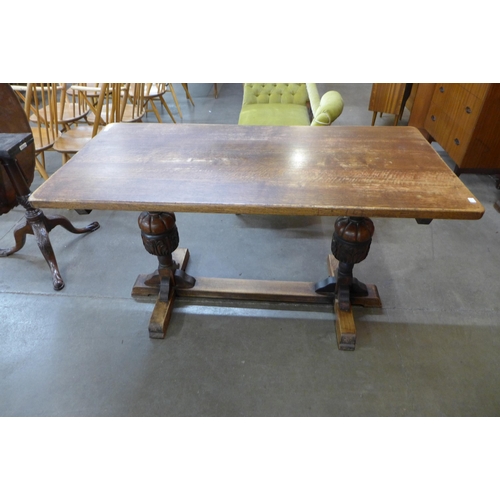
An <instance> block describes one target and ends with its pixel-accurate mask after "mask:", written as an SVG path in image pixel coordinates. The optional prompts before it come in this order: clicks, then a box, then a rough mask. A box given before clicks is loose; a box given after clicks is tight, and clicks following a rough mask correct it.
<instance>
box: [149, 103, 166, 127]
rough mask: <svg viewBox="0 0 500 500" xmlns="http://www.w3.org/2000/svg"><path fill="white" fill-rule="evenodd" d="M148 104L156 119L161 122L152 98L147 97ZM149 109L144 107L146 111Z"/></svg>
mask: <svg viewBox="0 0 500 500" xmlns="http://www.w3.org/2000/svg"><path fill="white" fill-rule="evenodd" d="M148 104H149V105H150V106H151V109H150V110H151V111H152V112H153V113H154V114H155V116H156V119H157V120H158V123H163V122H162V120H161V116H160V113H159V112H158V108H157V107H156V106H155V103H154V101H153V99H149V100H148ZM150 110H149V109H146V113H147V112H148V111H150Z"/></svg>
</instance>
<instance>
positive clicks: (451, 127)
mask: <svg viewBox="0 0 500 500" xmlns="http://www.w3.org/2000/svg"><path fill="white" fill-rule="evenodd" d="M425 129H426V130H427V131H428V132H429V133H430V134H431V135H432V137H434V139H435V140H436V141H437V142H438V143H439V144H440V145H441V147H442V148H443V149H444V150H445V151H446V152H447V153H448V154H449V155H450V158H451V159H452V160H453V161H454V162H455V163H457V164H458V165H460V163H461V161H462V159H463V157H464V154H465V152H466V151H467V146H468V145H469V142H470V139H471V136H472V132H473V130H474V128H473V127H465V126H464V125H463V124H461V123H458V122H457V121H456V120H454V119H453V118H452V117H451V116H450V115H448V114H447V113H445V112H444V111H443V108H441V106H437V105H436V104H435V103H434V102H433V103H431V105H430V108H429V114H428V115H427V118H426V120H425Z"/></svg>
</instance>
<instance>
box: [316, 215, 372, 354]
mask: <svg viewBox="0 0 500 500" xmlns="http://www.w3.org/2000/svg"><path fill="white" fill-rule="evenodd" d="M373 233H374V226H373V222H372V221H371V220H370V219H368V218H366V217H339V218H338V219H337V220H336V221H335V231H334V233H333V239H332V253H333V256H334V257H335V259H337V261H338V262H336V261H334V260H333V259H330V267H331V273H332V275H333V276H331V277H329V278H327V279H326V280H324V281H322V282H319V283H317V284H316V292H317V293H326V294H333V295H334V297H335V298H334V307H335V315H336V330H337V344H338V347H339V349H341V350H346V351H353V350H354V349H355V347H356V327H355V325H354V318H353V315H352V309H351V306H352V305H353V304H355V305H363V306H370V307H381V302H380V297H379V296H378V291H377V288H376V287H375V286H374V285H365V284H364V283H361V282H360V281H358V280H357V279H356V278H354V277H353V273H352V270H353V267H354V264H358V263H359V262H362V261H363V260H364V259H366V257H367V255H368V251H369V250H370V244H371V241H372V236H373Z"/></svg>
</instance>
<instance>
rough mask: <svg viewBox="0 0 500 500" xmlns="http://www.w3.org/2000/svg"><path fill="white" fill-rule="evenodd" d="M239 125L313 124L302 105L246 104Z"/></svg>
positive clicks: (242, 109)
mask: <svg viewBox="0 0 500 500" xmlns="http://www.w3.org/2000/svg"><path fill="white" fill-rule="evenodd" d="M238 124H239V125H284V126H291V125H305V126H308V125H310V124H311V120H310V118H309V112H308V109H307V107H306V106H302V105H300V104H281V103H276V104H245V105H244V106H243V107H242V108H241V112H240V117H239V120H238Z"/></svg>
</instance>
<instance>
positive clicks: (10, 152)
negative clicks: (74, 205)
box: [0, 133, 99, 290]
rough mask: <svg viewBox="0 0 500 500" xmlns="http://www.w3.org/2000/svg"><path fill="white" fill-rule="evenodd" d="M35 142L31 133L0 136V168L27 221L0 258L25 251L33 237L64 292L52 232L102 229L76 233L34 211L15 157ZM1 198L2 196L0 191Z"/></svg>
mask: <svg viewBox="0 0 500 500" xmlns="http://www.w3.org/2000/svg"><path fill="white" fill-rule="evenodd" d="M32 142H33V135H32V134H30V133H21V134H4V133H0V164H1V165H2V166H3V167H4V169H5V172H6V174H7V176H8V178H9V179H10V182H11V183H12V186H13V188H14V190H15V192H16V199H17V201H18V203H19V204H20V205H22V206H23V207H24V208H25V209H26V213H25V219H24V220H23V221H21V222H19V224H17V226H16V227H15V228H14V239H15V245H14V246H13V247H12V248H7V249H0V257H7V256H8V255H12V254H13V253H15V252H17V251H18V250H20V249H21V248H23V246H24V244H25V242H26V235H27V234H33V235H34V236H35V238H36V242H37V244H38V247H39V248H40V250H41V252H42V254H43V256H44V257H45V260H46V261H47V264H48V265H49V268H50V270H51V272H52V282H53V285H54V290H62V289H63V288H64V281H63V279H62V278H61V273H60V272H59V268H58V266H57V261H56V257H55V254H54V250H53V249H52V244H51V243H50V239H49V232H50V231H51V230H52V229H53V228H54V227H56V226H62V227H64V228H65V229H66V230H67V231H70V232H71V233H75V234H81V233H90V232H92V231H95V230H96V229H99V223H98V222H92V223H91V224H89V225H88V226H86V227H84V228H82V229H77V228H75V227H74V226H73V224H72V223H71V222H70V221H69V220H68V219H66V217H62V216H60V215H55V216H45V215H44V213H43V212H42V211H41V210H40V209H38V208H35V207H33V205H32V204H31V203H30V202H29V201H28V198H29V196H30V194H31V192H30V189H29V185H28V182H27V179H26V177H25V175H24V173H23V171H22V169H21V167H20V165H19V163H18V161H17V159H16V156H17V155H18V154H19V153H20V152H21V151H23V150H24V149H25V148H26V147H27V146H28V145H29V144H31V143H32ZM0 196H2V191H1V190H0Z"/></svg>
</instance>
